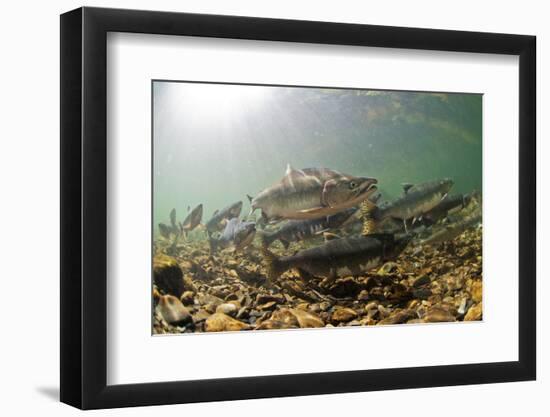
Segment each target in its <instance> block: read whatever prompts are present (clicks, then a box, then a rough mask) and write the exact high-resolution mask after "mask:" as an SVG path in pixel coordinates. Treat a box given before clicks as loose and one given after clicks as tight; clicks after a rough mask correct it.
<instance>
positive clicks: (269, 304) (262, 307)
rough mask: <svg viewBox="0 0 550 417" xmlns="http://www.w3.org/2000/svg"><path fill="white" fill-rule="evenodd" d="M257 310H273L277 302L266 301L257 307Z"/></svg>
mask: <svg viewBox="0 0 550 417" xmlns="http://www.w3.org/2000/svg"><path fill="white" fill-rule="evenodd" d="M257 308H258V310H262V311H264V310H275V309H276V308H277V301H268V302H267V303H265V304H262V305H259V306H258V307H257Z"/></svg>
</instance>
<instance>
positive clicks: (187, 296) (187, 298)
mask: <svg viewBox="0 0 550 417" xmlns="http://www.w3.org/2000/svg"><path fill="white" fill-rule="evenodd" d="M180 301H181V302H182V303H183V304H185V305H191V304H193V303H194V302H195V293H194V292H193V291H184V292H183V294H182V295H181V297H180Z"/></svg>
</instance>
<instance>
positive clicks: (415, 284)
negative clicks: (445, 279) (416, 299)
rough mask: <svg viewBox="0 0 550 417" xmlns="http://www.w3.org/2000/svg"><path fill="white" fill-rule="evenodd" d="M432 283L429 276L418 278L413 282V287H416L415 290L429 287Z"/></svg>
mask: <svg viewBox="0 0 550 417" xmlns="http://www.w3.org/2000/svg"><path fill="white" fill-rule="evenodd" d="M430 282H431V280H430V277H429V276H428V275H422V276H420V277H418V278H416V279H415V280H414V281H413V283H412V286H413V287H415V288H418V287H422V286H424V285H428V284H429V283H430Z"/></svg>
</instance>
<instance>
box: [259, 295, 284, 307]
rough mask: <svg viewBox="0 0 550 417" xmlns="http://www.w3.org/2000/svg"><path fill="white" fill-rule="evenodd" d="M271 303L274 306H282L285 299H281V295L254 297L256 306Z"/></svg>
mask: <svg viewBox="0 0 550 417" xmlns="http://www.w3.org/2000/svg"><path fill="white" fill-rule="evenodd" d="M273 301H274V302H275V303H276V304H284V302H285V297H283V296H282V295H281V294H275V295H271V294H258V296H257V297H256V304H258V305H262V304H267V303H269V302H273Z"/></svg>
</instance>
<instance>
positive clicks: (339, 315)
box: [331, 307, 357, 324]
mask: <svg viewBox="0 0 550 417" xmlns="http://www.w3.org/2000/svg"><path fill="white" fill-rule="evenodd" d="M356 318H357V312H356V311H355V310H353V309H351V308H346V307H340V308H337V309H336V310H334V312H333V313H332V317H331V321H332V323H333V324H338V323H346V322H348V321H351V320H353V319H356Z"/></svg>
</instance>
